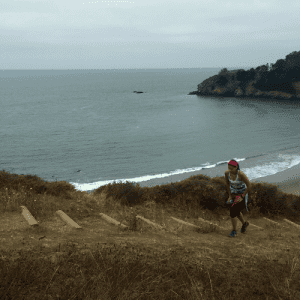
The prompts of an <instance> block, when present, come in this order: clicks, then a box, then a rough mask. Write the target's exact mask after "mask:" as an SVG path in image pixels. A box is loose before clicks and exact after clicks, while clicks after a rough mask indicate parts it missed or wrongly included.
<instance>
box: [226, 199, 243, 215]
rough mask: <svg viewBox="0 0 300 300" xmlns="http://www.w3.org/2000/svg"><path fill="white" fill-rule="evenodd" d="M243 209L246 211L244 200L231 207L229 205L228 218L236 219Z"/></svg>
mask: <svg viewBox="0 0 300 300" xmlns="http://www.w3.org/2000/svg"><path fill="white" fill-rule="evenodd" d="M243 209H246V203H245V199H244V200H243V201H241V202H239V203H237V204H234V205H233V206H231V204H230V217H231V218H235V217H237V216H238V215H239V214H240V212H241V211H242V210H243Z"/></svg>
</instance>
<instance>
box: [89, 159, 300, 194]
mask: <svg viewBox="0 0 300 300" xmlns="http://www.w3.org/2000/svg"><path fill="white" fill-rule="evenodd" d="M226 170H227V164H226V163H225V164H222V165H219V166H216V167H214V168H208V169H202V170H200V171H194V172H188V173H183V174H176V175H170V176H167V177H164V178H155V179H150V180H146V181H142V182H137V183H138V184H139V185H140V187H141V188H143V187H149V188H151V187H155V186H157V185H158V186H160V185H167V184H170V183H176V182H180V181H183V180H185V179H188V178H189V177H191V176H194V175H200V174H203V175H207V176H209V177H211V178H213V177H218V176H221V177H222V176H224V173H225V171H226ZM250 182H251V183H270V184H273V185H277V187H278V189H279V190H281V191H282V192H284V193H292V194H295V195H299V196H300V164H298V165H296V166H293V167H291V168H289V169H287V170H284V171H282V172H278V173H276V174H274V175H268V176H264V177H259V178H256V179H250ZM93 191H94V190H90V191H87V192H88V193H89V194H90V193H93Z"/></svg>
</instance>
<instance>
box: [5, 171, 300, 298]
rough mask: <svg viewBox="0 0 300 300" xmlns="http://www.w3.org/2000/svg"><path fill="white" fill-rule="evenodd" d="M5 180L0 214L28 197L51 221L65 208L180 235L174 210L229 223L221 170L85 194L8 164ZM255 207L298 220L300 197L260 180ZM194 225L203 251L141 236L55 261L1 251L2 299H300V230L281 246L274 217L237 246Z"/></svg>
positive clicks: (254, 211)
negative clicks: (163, 245)
mask: <svg viewBox="0 0 300 300" xmlns="http://www.w3.org/2000/svg"><path fill="white" fill-rule="evenodd" d="M0 182H1V186H0V199H1V202H0V212H1V211H5V212H7V211H11V212H14V211H18V212H20V205H24V206H26V207H27V208H28V209H29V210H30V212H31V213H32V214H33V216H34V217H35V218H36V219H37V220H44V221H45V220H47V219H50V218H51V217H52V216H53V214H54V213H55V211H56V210H58V209H61V210H63V211H64V212H65V213H67V214H68V215H69V216H70V217H71V218H73V219H76V220H84V218H86V217H91V216H95V217H96V216H98V213H99V211H101V212H104V213H105V214H107V215H109V216H110V217H112V218H114V219H116V220H118V221H120V222H122V223H124V224H126V225H128V226H129V229H130V231H131V232H133V233H134V232H136V233H139V234H143V232H147V231H148V232H149V231H151V230H153V228H151V227H150V228H149V226H148V225H145V223H143V222H140V221H139V220H138V219H137V218H136V216H137V215H141V216H143V217H145V218H147V219H149V220H151V221H152V222H155V223H157V224H159V225H161V226H163V227H164V228H165V229H167V230H168V231H169V232H172V233H175V234H178V235H180V236H181V238H182V239H184V235H185V234H184V232H185V231H184V226H182V225H178V223H176V222H172V221H170V218H169V217H168V216H170V215H172V216H174V217H177V218H180V219H182V220H192V219H197V218H198V217H199V216H200V217H201V218H204V219H205V220H209V221H211V222H212V223H215V224H220V222H224V221H228V222H230V217H229V211H228V207H227V206H226V205H225V202H226V200H227V198H228V195H227V194H226V188H225V180H224V178H221V177H217V178H209V177H208V176H203V175H198V176H193V177H191V178H189V179H187V180H184V181H182V182H180V183H176V184H171V185H165V186H160V187H158V186H156V187H153V188H140V187H139V185H133V184H131V183H128V182H127V183H124V184H121V183H114V184H110V185H107V186H104V187H101V188H99V189H98V190H96V191H94V193H93V194H88V193H86V192H77V191H75V189H74V187H73V186H71V185H70V184H68V183H67V182H53V183H48V182H44V181H42V180H40V179H39V178H38V177H36V176H30V175H29V176H20V175H11V174H9V173H7V172H5V171H2V173H1V174H0ZM248 207H249V210H250V211H249V213H248V214H247V218H251V219H253V220H255V219H257V220H260V219H261V218H262V216H266V217H268V218H272V219H274V220H278V222H280V221H281V219H282V218H288V219H289V220H292V221H295V222H296V221H298V215H297V211H298V209H297V208H299V197H298V196H295V195H292V194H284V193H282V192H280V191H278V189H277V187H276V186H273V185H268V184H253V187H252V192H251V194H250V201H249V204H248ZM194 224H195V225H198V226H199V227H200V229H193V230H192V231H193V232H194V233H199V234H206V236H207V237H209V238H207V240H204V241H203V247H202V248H203V249H201V251H200V250H198V251H197V252H195V253H194V252H192V248H189V249H188V248H187V247H182V246H180V245H179V244H178V245H177V246H176V247H175V246H174V247H171V248H169V249H166V250H164V251H162V250H159V251H158V250H157V251H156V250H153V247H152V248H151V249H152V250H151V249H150V248H147V247H144V246H141V245H138V244H137V245H128V246H120V245H119V246H116V245H111V247H106V248H104V247H103V248H101V247H99V246H98V245H94V247H93V248H91V249H89V250H87V252H86V253H85V255H83V252H82V251H81V252H80V251H78V250H76V249H75V248H72V247H70V249H69V254H68V256H66V257H64V258H63V259H62V260H61V261H60V262H59V263H56V264H51V262H49V261H43V260H33V259H32V258H31V257H32V253H30V252H29V253H28V252H26V251H22V252H20V259H18V260H17V261H15V262H12V261H9V260H1V253H0V270H1V273H0V282H1V285H0V299H3V300H6V299H7V300H8V299H290V300H292V299H300V286H299V280H300V271H299V261H298V259H299V250H298V249H299V247H298V245H299V244H297V243H296V242H298V239H299V237H300V236H299V235H298V236H297V234H296V233H297V230H294V232H295V234H294V235H293V238H291V239H290V240H286V241H288V244H282V243H281V244H280V239H281V238H282V236H283V234H284V233H283V229H282V228H277V227H276V226H275V225H273V224H268V225H266V226H265V231H264V232H265V233H264V238H263V239H262V238H260V239H259V238H257V239H255V238H253V239H248V240H247V239H244V240H243V241H242V242H241V244H235V246H234V247H233V245H232V243H233V242H232V240H230V241H231V242H227V243H225V242H222V243H218V244H216V243H214V241H215V240H214V238H215V239H220V237H219V236H214V234H215V233H217V232H218V230H219V229H218V227H217V226H212V225H209V224H203V223H202V222H199V221H197V220H196V221H195V222H194ZM291 230H292V229H291ZM295 239H297V240H295ZM279 245H280V246H282V247H283V246H284V245H286V246H285V247H287V246H288V249H289V250H288V251H287V252H284V251H285V249H279V248H280V247H279ZM149 249H150V250H149ZM241 250H242V251H241ZM279 250H280V251H279ZM282 253H284V256H282V257H280V255H282ZM5 254H6V255H8V254H7V253H5ZM87 254H88V255H87ZM199 255H201V258H199ZM205 260H207V262H206V263H204V261H205Z"/></svg>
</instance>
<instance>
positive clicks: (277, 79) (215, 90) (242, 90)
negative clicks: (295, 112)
mask: <svg viewBox="0 0 300 300" xmlns="http://www.w3.org/2000/svg"><path fill="white" fill-rule="evenodd" d="M299 74H300V51H299V52H296V51H294V52H292V53H290V54H289V55H287V56H286V59H285V60H284V59H279V60H277V62H276V63H275V64H271V66H269V64H267V65H261V66H258V67H257V68H255V69H254V68H251V69H250V70H248V71H245V70H243V69H238V70H232V71H228V70H227V68H224V69H222V70H221V71H220V72H219V74H218V75H214V76H212V77H210V78H207V79H206V80H204V81H203V82H201V83H200V84H199V85H198V89H197V91H194V92H191V93H189V95H200V96H224V97H238V98H245V97H248V98H250V97H255V98H257V97H259V98H270V99H274V98H275V99H296V100H298V99H300V76H299Z"/></svg>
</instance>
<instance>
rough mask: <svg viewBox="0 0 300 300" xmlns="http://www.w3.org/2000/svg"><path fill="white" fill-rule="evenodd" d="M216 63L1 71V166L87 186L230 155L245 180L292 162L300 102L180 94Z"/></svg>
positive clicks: (211, 164)
mask: <svg viewBox="0 0 300 300" xmlns="http://www.w3.org/2000/svg"><path fill="white" fill-rule="evenodd" d="M219 70H220V69H152V70H151V69H148V70H75V71H72V70H64V71H62V70H60V71H59V70H55V71H52V70H44V71H41V70H39V71H27V70H23V71H20V70H19V71H17V70H12V71H7V70H5V71H0V88H1V111H0V125H1V126H0V136H1V160H0V169H1V170H3V169H4V170H6V171H8V172H10V173H16V174H32V175H37V176H39V177H41V178H42V179H44V180H47V181H55V180H58V181H61V180H65V181H67V182H70V183H71V184H73V185H74V186H75V187H76V189H78V190H82V191H88V190H92V189H95V188H97V187H99V186H102V185H104V184H107V183H109V182H112V181H113V180H118V181H119V180H120V181H126V180H128V181H134V182H143V181H145V180H149V179H153V178H160V177H165V176H169V175H170V174H181V173H186V172H191V171H195V170H201V169H202V168H215V167H217V166H219V165H220V164H223V163H227V162H228V161H229V160H230V159H232V158H234V159H236V160H237V161H239V162H241V164H243V165H244V167H246V166H247V169H245V171H244V172H245V173H246V174H247V176H248V178H249V179H250V180H251V179H255V178H259V177H262V176H267V175H271V174H275V173H277V172H280V171H283V170H286V169H288V168H290V167H292V166H294V165H297V164H299V163H300V156H299V144H300V143H299V132H300V130H299V128H300V120H299V113H300V103H299V102H297V101H295V100H282V101H281V100H276V99H274V100H272V99H236V98H211V97H199V96H196V95H188V93H189V92H191V91H195V90H197V85H198V84H199V83H200V82H202V81H203V80H205V79H206V78H208V77H211V76H213V75H215V74H217V73H218V71H219ZM133 91H143V92H144V93H142V94H136V93H133ZM241 164H240V165H241Z"/></svg>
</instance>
